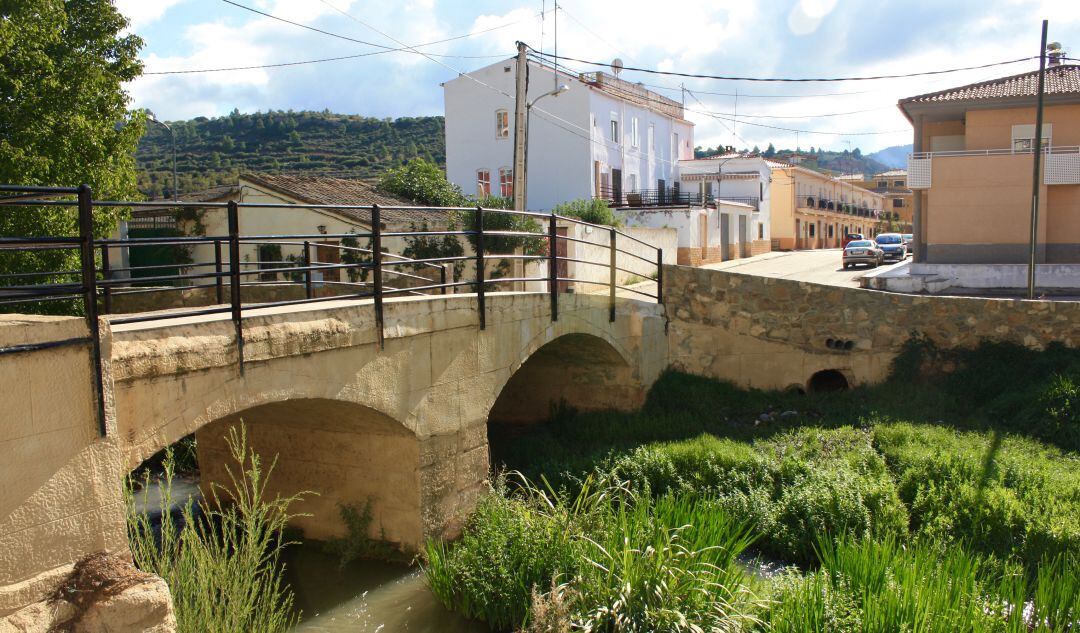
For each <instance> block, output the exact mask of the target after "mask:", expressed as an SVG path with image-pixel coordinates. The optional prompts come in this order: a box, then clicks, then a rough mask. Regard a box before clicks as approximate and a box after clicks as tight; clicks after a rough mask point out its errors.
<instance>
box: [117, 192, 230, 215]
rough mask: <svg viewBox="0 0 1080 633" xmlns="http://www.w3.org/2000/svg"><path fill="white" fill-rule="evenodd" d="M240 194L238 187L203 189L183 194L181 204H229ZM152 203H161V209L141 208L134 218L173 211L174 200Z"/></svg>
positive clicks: (135, 211)
mask: <svg viewBox="0 0 1080 633" xmlns="http://www.w3.org/2000/svg"><path fill="white" fill-rule="evenodd" d="M239 192H240V188H239V187H237V186H236V185H219V186H217V187H210V188H209V189H202V190H200V191H192V192H190V193H181V194H180V196H179V197H180V201H181V202H227V201H229V200H230V199H231V198H233V197H234V196H235V195H236V194H237V193H239ZM150 202H160V203H161V206H160V207H139V208H138V209H134V210H132V212H131V215H132V217H136V218H137V217H142V216H158V215H161V212H162V211H163V210H169V211H171V210H172V209H174V208H175V207H173V206H172V205H171V204H170V203H171V202H172V198H154V199H153V200H150Z"/></svg>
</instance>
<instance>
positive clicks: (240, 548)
mask: <svg viewBox="0 0 1080 633" xmlns="http://www.w3.org/2000/svg"><path fill="white" fill-rule="evenodd" d="M227 441H228V445H229V449H230V452H231V454H232V458H233V460H234V462H235V467H236V468H237V470H236V472H235V473H234V470H233V469H232V467H229V468H228V472H229V477H230V479H231V486H229V487H228V488H223V489H215V490H214V491H213V492H212V493H211V498H210V499H209V501H203V502H202V505H201V511H202V512H201V515H202V516H199V517H196V513H195V511H194V508H193V504H192V501H191V500H190V499H189V500H188V502H187V504H185V506H184V507H183V510H182V522H181V526H180V527H177V526H176V524H175V523H174V522H173V521H172V520H170V509H171V507H172V498H171V487H172V479H173V472H174V470H173V469H174V463H173V457H172V455H171V454H169V455H167V456H166V458H165V461H164V471H165V472H164V478H163V480H162V481H161V482H160V484H159V483H158V482H152V481H151V479H150V477H149V475H148V474H146V475H144V478H143V481H142V482H141V483H142V492H141V493H138V492H136V491H135V484H136V482H135V481H132V480H130V479H129V481H128V485H127V487H126V492H127V494H126V497H127V506H128V538H129V543H130V546H131V553H132V555H133V556H134V559H135V564H136V565H137V566H138V567H139V569H142V570H143V571H148V572H150V573H154V574H157V575H159V576H161V577H162V578H163V579H164V580H165V582H166V583H167V584H168V586H169V593H171V594H172V599H173V608H174V611H175V614H176V621H177V630H178V631H179V632H180V633H203V632H209V633H235V632H237V631H245V632H252V633H284V632H285V631H289V630H291V628H292V627H293V626H294V625H295V624H296V620H297V618H296V615H295V614H294V612H293V608H292V605H293V596H292V593H291V592H290V591H289V589H288V588H287V587H286V586H285V585H284V583H283V580H282V571H283V567H282V565H281V563H280V556H281V552H282V549H283V548H284V547H285V546H286V545H287V543H286V542H285V541H284V540H283V536H282V534H283V530H284V528H285V526H286V524H287V522H288V520H289V518H290V515H289V514H288V508H289V506H290V505H291V504H292V503H293V502H294V501H296V500H297V499H298V497H290V498H281V497H276V498H273V499H272V500H266V499H267V498H266V496H265V492H266V484H267V481H268V479H269V477H270V475H271V473H272V472H273V469H274V466H273V464H270V465H269V466H266V467H265V469H264V466H263V464H262V463H261V461H260V459H259V456H258V455H257V454H256V453H255V452H254V451H251V452H249V451H248V447H247V442H246V437H245V435H244V431H243V428H242V427H241V429H240V430H239V431H238V430H237V429H235V428H234V429H232V430H231V431H230V435H229V437H228V440H227ZM155 485H160V486H161V487H162V497H161V508H160V511H161V516H162V517H163V520H162V521H161V523H160V534H158V533H157V532H156V531H155V529H154V526H153V522H152V521H151V518H150V514H149V508H146V507H145V505H146V504H145V500H146V494H147V491H148V490H149V489H150V487H151V486H155ZM219 493H220V497H219ZM137 494H142V495H143V502H144V503H143V505H144V510H143V511H142V512H139V511H137V510H136V507H135V497H136V495H137Z"/></svg>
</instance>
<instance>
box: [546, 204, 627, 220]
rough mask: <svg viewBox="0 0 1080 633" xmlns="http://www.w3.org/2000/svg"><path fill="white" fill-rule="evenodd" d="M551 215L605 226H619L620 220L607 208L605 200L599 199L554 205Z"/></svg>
mask: <svg viewBox="0 0 1080 633" xmlns="http://www.w3.org/2000/svg"><path fill="white" fill-rule="evenodd" d="M552 212H553V213H556V214H558V215H562V216H566V217H568V218H577V219H579V220H583V221H585V222H591V223H593V224H604V225H607V226H621V225H622V218H620V217H618V216H617V215H615V213H614V212H613V211H612V210H611V207H610V206H608V203H607V201H606V200H599V199H593V198H589V199H585V200H571V201H570V202H564V203H562V204H559V205H556V206H555V208H554V209H552Z"/></svg>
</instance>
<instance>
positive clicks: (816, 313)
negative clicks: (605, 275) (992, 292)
mask: <svg viewBox="0 0 1080 633" xmlns="http://www.w3.org/2000/svg"><path fill="white" fill-rule="evenodd" d="M664 302H665V305H666V308H667V313H668V318H669V331H668V345H669V353H670V358H669V360H670V362H671V364H672V366H674V367H676V368H679V369H682V370H686V371H690V372H693V373H698V374H703V375H708V376H714V377H717V378H721V379H725V380H731V381H733V382H735V383H737V384H740V385H743V386H747V387H757V388H786V387H790V386H795V385H798V386H805V385H806V383H807V381H808V380H809V378H810V377H811V376H812V375H813V374H814V373H815V372H817V371H820V370H826V369H836V370H839V371H840V372H841V373H843V374H844V375H845V377H846V378H847V379H848V382H849V383H851V384H859V383H873V382H878V381H881V380H883V379H884V378H886V377H887V375H888V372H889V369H890V365H891V362H892V360H893V358H895V356H896V354H897V353H898V352H899V351H900V350H901V349H902V347H903V345H904V343H905V342H906V341H907V340H908V339H909V338H910V337H911V336H912V333H919V334H922V335H925V336H926V337H927V338H929V339H930V340H931V341H933V342H934V343H936V344H937V345H939V346H941V347H945V348H959V347H973V346H975V345H977V344H978V343H979V342H980V341H983V340H993V341H1010V342H1015V343H1019V344H1022V345H1026V346H1029V347H1036V348H1039V347H1043V346H1045V345H1047V344H1049V343H1051V342H1060V343H1063V344H1065V345H1068V346H1076V345H1080V302H1063V301H1062V302H1054V301H1021V300H1017V299H983V298H970V297H924V296H915V295H901V294H893V293H884V292H877V291H870V290H865V289H860V288H845V287H839V286H825V285H819V284H811V283H802V282H796V281H790V280H786V279H775V278H768V277H760V276H754V275H744V274H738V273H732V272H726V271H720V270H709V269H702V268H688V267H683V266H665V267H664Z"/></svg>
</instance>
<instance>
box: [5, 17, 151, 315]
mask: <svg viewBox="0 0 1080 633" xmlns="http://www.w3.org/2000/svg"><path fill="white" fill-rule="evenodd" d="M0 6H2V8H0V182H4V183H13V184H21V185H55V186H76V185H79V184H81V183H87V184H89V185H90V186H91V187H92V188H93V191H94V196H95V197H96V198H99V199H100V198H113V199H124V198H132V197H134V196H135V195H136V194H137V190H136V188H135V182H136V176H135V162H134V158H133V156H134V152H135V147H136V144H137V143H138V140H139V137H140V136H142V133H143V128H144V117H143V115H142V114H141V113H135V112H130V111H129V110H128V103H129V96H128V94H127V93H126V92H125V91H124V89H123V84H124V82H127V81H131V80H133V79H135V78H136V77H138V76H139V75H140V74H141V73H142V64H141V62H140V61H139V59H138V52H139V49H140V48H141V47H142V40H141V39H140V38H139V37H138V36H135V35H123V34H122V32H123V31H124V29H125V28H127V25H128V21H127V20H126V19H125V18H124V17H123V16H122V15H120V13H119V12H117V10H116V8H115V7H114V6H113V3H112V2H111V1H109V0H20V1H18V2H4V3H3V5H0ZM121 213H122V211H121V210H105V209H97V210H95V213H94V222H95V234H96V235H97V236H98V237H104V236H106V235H108V234H109V233H111V232H112V231H113V229H114V228H115V227H116V222H117V220H118V219H119V217H120V215H121ZM77 234H78V216H77V213H76V212H75V211H74V210H72V209H66V208H57V207H45V208H21V209H16V208H9V209H6V210H5V211H4V212H3V213H0V235H6V236H13V235H18V236H48V235H54V236H55V235H77ZM78 261H79V260H78V254H77V252H75V251H71V250H68V251H37V252H35V253H33V254H30V253H25V252H22V253H7V254H4V253H0V272H5V273H11V272H20V273H25V272H41V271H46V270H71V269H78V268H79V266H78ZM20 279H23V280H24V281H16V282H13V283H34V282H38V283H40V282H41V281H42V279H43V278H42V277H37V278H35V279H33V280H31V279H30V278H20ZM64 281H71V280H70V279H64ZM21 309H26V308H25V305H24V306H22V307H21Z"/></svg>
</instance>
